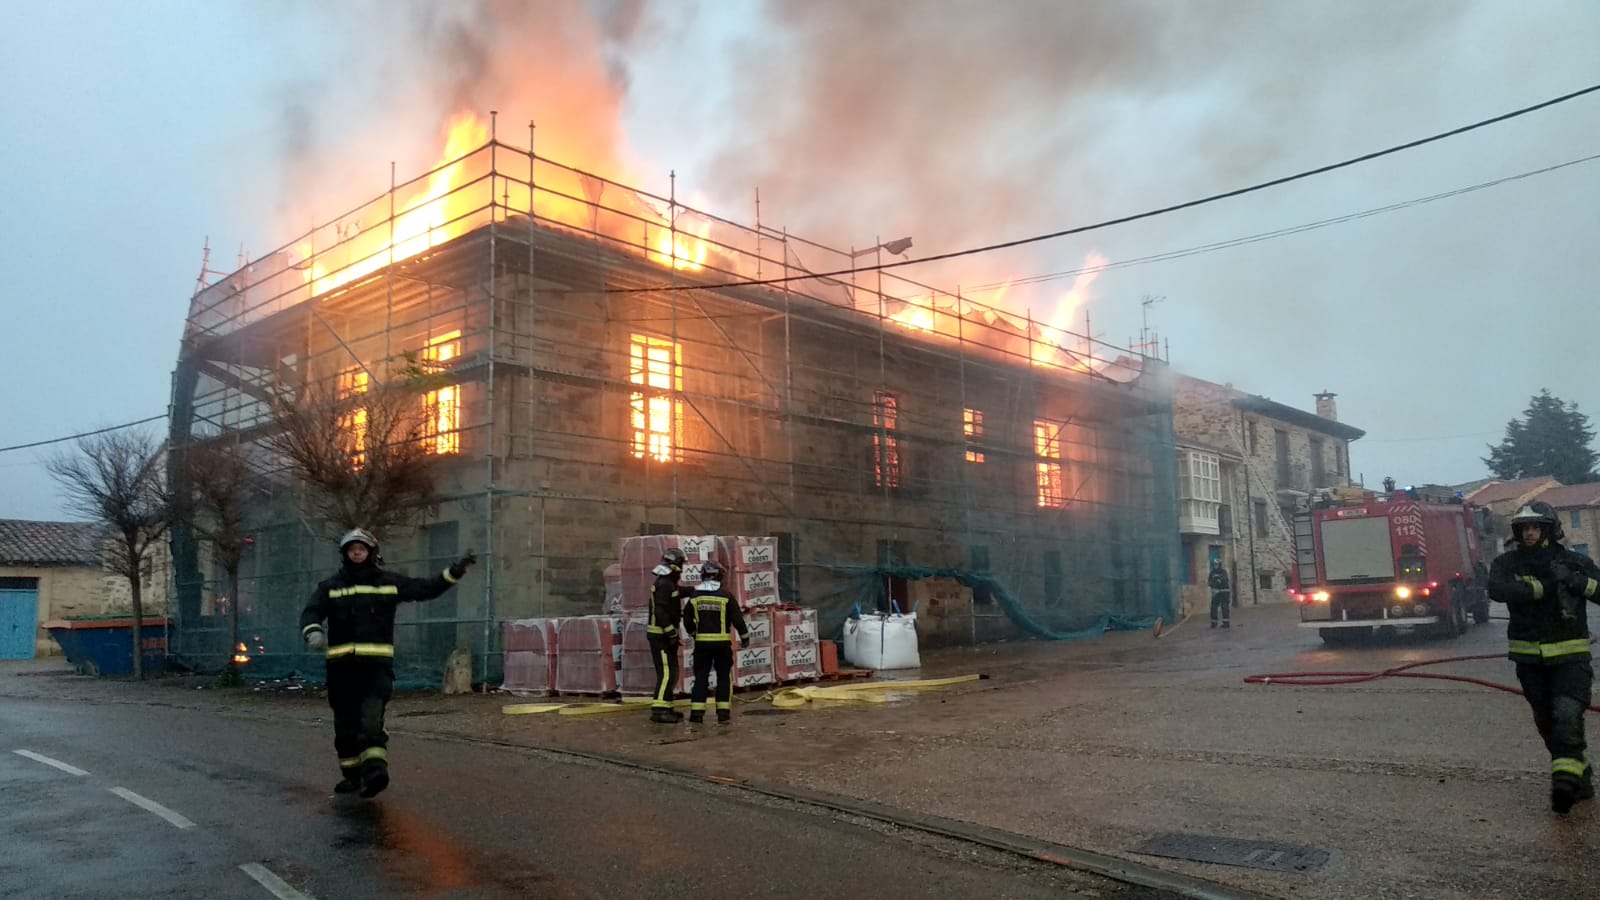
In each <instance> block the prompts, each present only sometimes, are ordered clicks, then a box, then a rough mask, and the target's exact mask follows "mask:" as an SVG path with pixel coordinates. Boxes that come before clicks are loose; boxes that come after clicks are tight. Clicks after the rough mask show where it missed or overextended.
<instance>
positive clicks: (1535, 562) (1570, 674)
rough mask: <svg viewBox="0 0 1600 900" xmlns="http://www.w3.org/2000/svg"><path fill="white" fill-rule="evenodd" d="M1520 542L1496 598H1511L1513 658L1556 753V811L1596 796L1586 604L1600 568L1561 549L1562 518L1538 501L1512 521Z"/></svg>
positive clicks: (1495, 574) (1504, 559)
mask: <svg viewBox="0 0 1600 900" xmlns="http://www.w3.org/2000/svg"><path fill="white" fill-rule="evenodd" d="M1511 533H1512V536H1513V537H1514V538H1515V539H1516V547H1515V548H1514V549H1511V550H1508V551H1506V552H1505V553H1502V554H1501V555H1500V556H1498V557H1496V558H1495V561H1494V565H1493V566H1491V567H1490V569H1489V596H1490V597H1491V598H1493V599H1494V600H1495V601H1496V602H1499V603H1504V604H1505V605H1506V609H1507V611H1508V613H1509V617H1510V621H1509V622H1508V623H1507V625H1506V637H1507V638H1509V639H1510V643H1511V646H1510V655H1511V659H1512V660H1513V661H1514V662H1515V663H1516V664H1517V680H1518V681H1519V682H1521V684H1522V692H1523V694H1524V695H1525V696H1526V697H1527V699H1528V705H1529V706H1530V707H1532V708H1533V722H1534V725H1535V726H1536V727H1537V728H1538V729H1539V737H1541V738H1543V739H1544V745H1545V748H1546V749H1548V750H1549V751H1550V808H1551V809H1553V810H1555V811H1556V812H1558V813H1565V812H1567V811H1568V810H1570V809H1572V806H1573V804H1574V803H1576V802H1578V801H1579V800H1587V799H1589V798H1591V797H1593V796H1594V779H1593V775H1592V773H1591V771H1590V769H1589V763H1588V761H1587V760H1586V759H1585V757H1584V749H1585V745H1584V734H1583V717H1584V714H1585V712H1586V711H1587V710H1588V707H1589V695H1590V689H1591V685H1592V683H1593V680H1594V670H1593V668H1592V667H1591V665H1590V661H1589V621H1588V615H1587V612H1588V611H1587V609H1586V608H1585V606H1584V602H1585V601H1594V602H1600V601H1596V595H1597V594H1600V568H1597V567H1596V566H1595V564H1594V563H1593V562H1592V561H1590V559H1589V558H1588V557H1586V556H1584V555H1583V554H1581V553H1576V552H1574V551H1571V550H1568V549H1567V548H1566V547H1564V546H1562V543H1561V542H1562V537H1563V536H1562V533H1561V520H1560V519H1559V518H1557V517H1556V514H1555V510H1553V509H1551V508H1550V506H1549V504H1547V503H1542V502H1539V501H1535V502H1533V503H1530V504H1528V505H1526V506H1524V507H1522V509H1520V510H1518V511H1517V514H1516V515H1515V516H1513V517H1512V518H1511Z"/></svg>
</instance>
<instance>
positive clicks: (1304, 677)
mask: <svg viewBox="0 0 1600 900" xmlns="http://www.w3.org/2000/svg"><path fill="white" fill-rule="evenodd" d="M1505 658H1506V656H1505V654H1504V653H1485V654H1480V655H1477V656H1447V657H1444V658H1443V659H1425V660H1421V661H1419V662H1414V663H1406V664H1405V665H1403V666H1395V667H1394V668H1392V669H1384V670H1382V671H1379V672H1273V673H1269V674H1265V675H1247V676H1245V679H1244V683H1245V684H1263V685H1273V684H1287V685H1292V686H1297V687H1327V686H1329V685H1341V684H1361V683H1363V682H1367V681H1376V680H1378V679H1380V678H1431V679H1434V680H1437V681H1460V682H1463V683H1466V684H1476V685H1478V686H1480V687H1486V688H1492V689H1494V690H1497V691H1505V692H1506V693H1508V694H1519V695H1520V694H1521V693H1522V688H1519V687H1515V686H1513V685H1509V684H1500V683H1498V682H1494V681H1487V680H1485V679H1482V678H1472V677H1470V676H1467V675H1441V674H1438V673H1434V672H1414V671H1411V670H1413V669H1418V668H1422V667H1423V666H1439V665H1444V664H1445V663H1454V662H1472V661H1476V660H1480V659H1505ZM1589 711H1590V712H1600V705H1595V704H1590V706H1589Z"/></svg>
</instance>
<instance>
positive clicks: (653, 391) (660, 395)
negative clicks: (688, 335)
mask: <svg viewBox="0 0 1600 900" xmlns="http://www.w3.org/2000/svg"><path fill="white" fill-rule="evenodd" d="M628 380H629V381H630V382H632V383H633V385H634V387H635V389H634V391H633V393H632V395H631V398H630V400H629V403H630V406H631V407H632V409H631V419H632V426H633V442H632V445H631V448H630V449H631V451H632V453H633V456H634V458H635V459H653V460H656V461H657V462H677V461H680V460H682V459H683V446H682V440H681V437H682V434H683V404H682V403H681V402H680V401H679V400H678V395H679V394H680V393H681V392H682V391H683V357H682V354H681V351H680V350H679V347H678V345H677V344H676V343H674V342H672V341H669V340H664V339H662V338H658V337H652V336H650V335H647V334H636V335H633V337H632V338H631V340H630V341H629V342H628Z"/></svg>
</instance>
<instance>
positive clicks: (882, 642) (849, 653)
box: [844, 613, 922, 669]
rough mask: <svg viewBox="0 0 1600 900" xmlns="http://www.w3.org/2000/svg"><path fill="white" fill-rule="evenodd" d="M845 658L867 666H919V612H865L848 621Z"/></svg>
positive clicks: (897, 667) (853, 663)
mask: <svg viewBox="0 0 1600 900" xmlns="http://www.w3.org/2000/svg"><path fill="white" fill-rule="evenodd" d="M844 658H845V660H846V661H847V662H849V663H850V664H851V665H855V666H860V667H861V668H863V669H916V668H919V667H921V665H922V659H921V657H920V656H918V654H917V614H916V613H909V614H907V615H899V614H898V613H897V614H895V615H888V616H882V615H876V616H863V617H861V618H857V619H846V620H845V623H844Z"/></svg>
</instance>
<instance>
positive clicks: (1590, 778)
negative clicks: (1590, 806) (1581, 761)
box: [1578, 766, 1594, 800]
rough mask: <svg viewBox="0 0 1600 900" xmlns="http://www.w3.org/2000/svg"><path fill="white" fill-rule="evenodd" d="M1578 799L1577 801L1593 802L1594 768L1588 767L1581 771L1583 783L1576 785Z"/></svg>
mask: <svg viewBox="0 0 1600 900" xmlns="http://www.w3.org/2000/svg"><path fill="white" fill-rule="evenodd" d="M1578 799H1579V800H1593V799H1594V767H1593V766H1590V767H1589V768H1587V769H1584V770H1583V783H1582V784H1580V785H1578Z"/></svg>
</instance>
